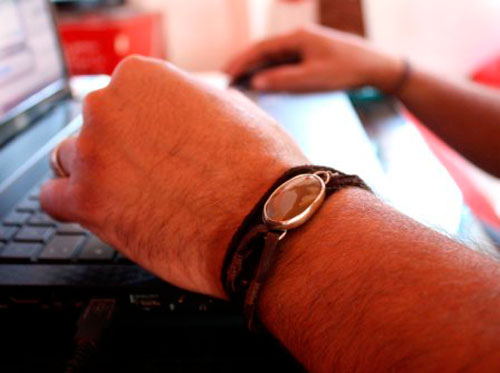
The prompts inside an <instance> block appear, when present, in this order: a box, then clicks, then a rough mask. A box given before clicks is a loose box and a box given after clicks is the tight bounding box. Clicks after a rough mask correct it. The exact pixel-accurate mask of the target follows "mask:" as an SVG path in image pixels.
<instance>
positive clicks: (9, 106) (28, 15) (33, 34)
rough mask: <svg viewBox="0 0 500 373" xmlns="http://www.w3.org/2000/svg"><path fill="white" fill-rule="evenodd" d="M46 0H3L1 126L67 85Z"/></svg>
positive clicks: (0, 4)
mask: <svg viewBox="0 0 500 373" xmlns="http://www.w3.org/2000/svg"><path fill="white" fill-rule="evenodd" d="M59 48H60V47H59V41H58V38H57V34H56V30H55V25H54V22H53V19H52V14H51V9H50V5H49V4H48V1H46V0H0V130H1V129H2V127H3V126H4V125H5V124H6V122H7V121H9V120H10V119H12V118H14V117H16V116H17V115H18V114H20V113H22V112H24V111H26V110H27V109H29V108H31V107H33V106H35V105H36V104H38V103H39V102H41V101H43V100H45V99H46V98H48V97H50V96H52V95H54V94H55V93H56V92H58V91H60V90H61V89H63V88H64V86H65V67H64V62H63V59H62V56H61V53H60V49H59Z"/></svg>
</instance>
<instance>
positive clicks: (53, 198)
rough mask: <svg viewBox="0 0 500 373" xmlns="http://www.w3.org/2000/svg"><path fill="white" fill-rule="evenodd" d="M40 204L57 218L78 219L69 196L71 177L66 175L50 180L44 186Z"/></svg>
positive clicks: (62, 219) (65, 219) (41, 191)
mask: <svg viewBox="0 0 500 373" xmlns="http://www.w3.org/2000/svg"><path fill="white" fill-rule="evenodd" d="M40 204H41V206H42V209H43V210H44V211H45V212H47V213H48V214H49V215H52V216H53V217H54V218H55V219H57V220H61V221H75V220H76V219H75V218H76V216H75V214H74V213H73V208H72V206H73V204H72V201H71V200H70V198H69V179H68V178H66V177H64V178H57V179H52V180H49V181H47V182H46V183H45V184H44V185H43V186H42V188H41V189H40Z"/></svg>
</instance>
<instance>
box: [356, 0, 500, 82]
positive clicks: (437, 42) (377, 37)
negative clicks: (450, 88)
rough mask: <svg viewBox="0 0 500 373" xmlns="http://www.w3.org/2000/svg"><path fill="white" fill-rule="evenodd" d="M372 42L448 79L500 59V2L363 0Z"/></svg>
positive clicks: (490, 0)
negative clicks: (446, 76)
mask: <svg viewBox="0 0 500 373" xmlns="http://www.w3.org/2000/svg"><path fill="white" fill-rule="evenodd" d="M363 1H364V3H363V6H364V14H365V20H366V26H367V32H368V35H369V38H370V39H371V40H373V41H374V42H375V43H376V44H378V45H379V46H381V47H383V48H384V49H386V50H388V51H391V52H393V53H396V54H400V55H404V56H408V57H409V58H410V59H411V60H413V61H416V62H418V63H419V64H422V65H423V66H426V67H428V68H430V69H433V70H436V71H439V72H441V73H443V74H447V75H464V74H467V73H469V72H471V71H472V70H473V69H474V68H476V67H477V66H478V65H480V64H481V63H484V61H486V60H488V59H490V58H492V57H493V56H495V55H496V56H498V55H500V1H499V0H363Z"/></svg>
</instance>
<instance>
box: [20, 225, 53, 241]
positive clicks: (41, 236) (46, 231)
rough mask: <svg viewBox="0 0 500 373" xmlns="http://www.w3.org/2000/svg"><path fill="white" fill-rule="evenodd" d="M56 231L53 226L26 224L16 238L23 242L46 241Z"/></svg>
mask: <svg viewBox="0 0 500 373" xmlns="http://www.w3.org/2000/svg"><path fill="white" fill-rule="evenodd" d="M54 233H55V230H54V228H51V227H31V226H24V227H22V228H21V229H20V230H19V232H17V234H16V236H15V237H14V239H15V240H16V241H23V242H26V241H28V242H33V241H34V242H46V241H48V240H49V239H50V237H52V235H53V234H54Z"/></svg>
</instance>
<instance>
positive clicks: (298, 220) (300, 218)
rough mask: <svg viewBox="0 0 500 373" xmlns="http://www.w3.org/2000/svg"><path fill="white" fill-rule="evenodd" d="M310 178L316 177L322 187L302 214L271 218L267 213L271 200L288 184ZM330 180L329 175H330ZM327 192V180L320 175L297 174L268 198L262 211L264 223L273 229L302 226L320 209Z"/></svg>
mask: <svg viewBox="0 0 500 373" xmlns="http://www.w3.org/2000/svg"><path fill="white" fill-rule="evenodd" d="M309 178H314V179H315V180H317V181H318V182H319V184H320V186H321V189H320V191H319V193H318V195H317V196H316V198H315V199H314V200H313V201H312V202H311V204H310V205H309V206H308V207H307V208H306V209H305V210H304V211H302V212H301V213H300V214H298V215H296V216H294V217H293V218H291V219H288V220H274V219H272V218H270V217H269V216H268V214H267V207H268V205H269V202H270V201H271V200H272V199H273V198H274V197H275V196H276V194H278V193H279V192H280V191H282V190H283V189H284V188H285V187H286V186H287V185H289V184H290V183H292V182H295V181H297V179H304V180H306V179H309ZM328 180H329V177H328ZM325 192H326V185H325V181H324V180H323V179H322V178H321V177H320V176H318V175H316V174H302V175H297V176H295V177H293V178H291V179H290V180H288V181H286V182H284V183H283V184H281V185H280V186H279V187H278V188H276V190H275V191H274V192H273V193H272V194H271V195H270V196H269V198H268V199H267V201H266V203H265V204H264V209H263V211H262V220H263V221H264V223H265V224H266V225H267V226H268V227H269V228H271V229H276V230H288V229H293V228H297V227H299V226H301V225H302V224H304V223H305V222H307V221H308V220H309V219H310V218H311V217H312V216H313V215H314V213H315V212H316V210H318V208H319V207H320V206H321V204H322V203H323V201H324V200H325Z"/></svg>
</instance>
